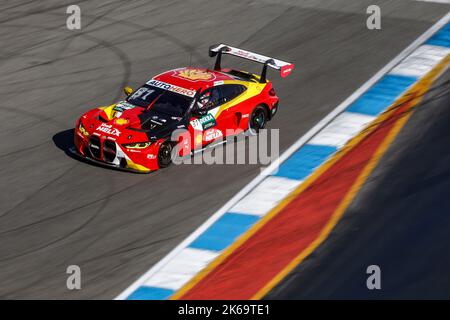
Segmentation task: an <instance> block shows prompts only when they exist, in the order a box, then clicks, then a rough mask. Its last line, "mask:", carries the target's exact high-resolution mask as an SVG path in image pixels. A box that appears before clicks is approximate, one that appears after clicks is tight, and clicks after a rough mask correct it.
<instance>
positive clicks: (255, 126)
mask: <svg viewBox="0 0 450 320" xmlns="http://www.w3.org/2000/svg"><path fill="white" fill-rule="evenodd" d="M266 123H267V111H266V108H264V106H256V108H255V109H253V111H252V113H251V115H250V119H249V122H248V131H249V132H250V134H253V135H256V134H258V133H259V130H261V129H264V127H265V126H266Z"/></svg>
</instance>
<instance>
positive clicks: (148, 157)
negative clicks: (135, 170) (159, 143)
mask: <svg viewBox="0 0 450 320" xmlns="http://www.w3.org/2000/svg"><path fill="white" fill-rule="evenodd" d="M147 159H149V160H153V159H156V155H154V154H148V155H147Z"/></svg>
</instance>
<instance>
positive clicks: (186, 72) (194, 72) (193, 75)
mask: <svg viewBox="0 0 450 320" xmlns="http://www.w3.org/2000/svg"><path fill="white" fill-rule="evenodd" d="M176 76H178V77H180V78H184V79H188V80H193V81H196V80H212V79H214V78H215V75H214V74H213V73H211V72H208V71H205V70H201V69H191V68H188V69H183V70H181V71H178V72H177V74H176Z"/></svg>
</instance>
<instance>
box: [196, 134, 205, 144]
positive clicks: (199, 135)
mask: <svg viewBox="0 0 450 320" xmlns="http://www.w3.org/2000/svg"><path fill="white" fill-rule="evenodd" d="M202 140H203V136H202V135H201V134H198V135H196V136H195V144H197V145H199V144H201V143H202Z"/></svg>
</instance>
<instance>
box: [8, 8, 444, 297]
mask: <svg viewBox="0 0 450 320" xmlns="http://www.w3.org/2000/svg"><path fill="white" fill-rule="evenodd" d="M70 4H73V3H72V1H42V2H35V1H14V2H2V3H1V4H0V42H1V49H0V95H1V102H0V111H1V113H2V121H1V126H0V139H1V144H0V158H1V161H2V166H1V169H0V182H1V183H0V188H1V189H0V244H1V245H0V283H1V286H0V297H1V298H39V299H46V298H47V299H58V298H60V299H78V298H87V299H90V298H95V299H110V298H113V297H115V296H116V295H118V294H119V293H120V292H121V291H122V290H124V289H125V288H126V287H127V286H128V285H129V284H130V283H131V282H133V281H134V280H136V279H137V278H138V277H139V276H140V275H141V274H142V273H144V272H145V271H146V270H147V269H148V268H150V267H151V266H152V265H154V264H155V263H156V262H158V261H159V260H160V259H161V258H162V257H164V256H165V255H166V254H167V253H168V252H169V251H170V250H171V249H172V248H174V247H175V246H176V245H177V244H178V243H179V242H180V241H182V240H183V239H184V238H185V237H186V236H187V235H188V234H190V233H191V232H192V231H193V230H194V229H195V228H196V227H197V226H198V225H200V224H201V223H202V222H204V221H205V220H206V219H207V218H208V217H209V216H210V215H211V214H212V213H213V212H214V211H215V210H217V209H218V208H220V207H221V206H222V205H223V204H224V203H225V202H226V201H227V200H228V199H229V198H231V197H232V196H233V195H234V194H235V193H236V192H237V191H238V190H240V189H241V188H242V187H243V186H244V185H245V184H246V183H248V182H249V181H250V180H251V179H252V178H253V177H255V176H256V175H257V174H258V173H259V172H260V171H259V166H258V165H214V166H208V165H182V166H172V167H170V168H167V169H165V170H161V171H158V172H156V173H154V174H149V175H139V174H130V173H126V172H119V171H115V170H110V169H104V168H101V167H98V166H94V165H90V164H86V163H84V162H81V161H78V160H76V159H74V158H72V157H70V155H69V153H68V149H69V148H70V146H71V143H72V137H73V134H72V128H73V126H74V122H75V120H76V118H77V117H78V116H79V115H80V114H82V113H83V112H85V111H86V110H88V109H90V108H92V107H94V106H99V105H107V104H110V103H111V102H113V101H117V100H118V99H120V98H121V97H122V93H121V92H122V87H123V86H125V85H131V86H133V87H136V86H137V85H139V84H141V83H143V82H144V81H145V80H146V79H148V78H149V77H150V76H153V75H156V74H158V73H160V72H162V71H165V70H167V69H171V68H175V67H180V66H185V65H188V64H191V65H199V66H205V65H206V66H211V65H212V61H211V60H210V59H209V58H208V56H207V48H208V46H209V45H211V44H214V43H218V42H224V43H229V44H231V45H234V46H237V47H243V48H245V49H248V50H253V51H256V52H261V53H263V54H266V55H269V56H274V57H277V58H280V59H283V60H286V61H289V62H293V63H295V64H296V70H295V71H294V72H293V73H292V74H291V76H290V77H288V78H286V79H283V80H281V79H279V76H278V75H277V74H276V73H275V72H271V73H270V79H271V80H273V82H274V85H275V87H276V88H277V92H278V95H279V96H280V97H281V103H280V111H279V112H278V114H277V117H276V118H275V119H274V120H273V121H272V122H271V123H270V128H280V151H283V150H285V149H286V148H287V147H289V146H290V145H291V144H292V143H293V142H294V141H295V140H296V139H298V138H299V137H300V136H301V135H303V134H304V133H305V132H306V131H307V130H308V129H310V128H311V127H312V126H313V125H314V124H315V123H317V122H318V121H319V120H320V119H321V118H323V117H324V116H325V115H326V114H327V113H328V112H330V111H331V110H332V109H334V108H335V106H336V105H338V104H339V103H340V102H341V101H343V100H344V99H345V98H346V97H348V96H349V95H350V94H351V93H352V92H353V91H354V90H356V89H357V88H358V87H359V86H360V85H361V84H362V83H364V82H365V81H366V80H367V79H369V78H370V77H371V76H372V75H373V74H374V73H375V72H377V71H378V70H379V69H381V68H382V67H383V66H384V65H385V64H386V63H388V62H389V61H390V60H391V59H392V58H393V57H394V56H396V55H397V54H398V53H399V52H400V51H402V50H403V49H404V48H405V47H406V46H407V45H409V44H410V43H411V42H412V41H414V40H415V39H416V38H417V37H418V36H419V35H420V34H422V33H423V32H424V31H425V30H426V29H428V28H429V27H430V26H431V25H432V24H433V23H434V22H435V21H437V20H438V19H439V18H440V17H442V16H443V15H444V14H445V13H446V12H447V11H448V6H446V5H442V4H432V3H422V2H417V1H410V0H403V1H402V0H399V1H378V4H379V5H380V7H381V9H382V30H378V31H370V30H368V29H366V18H367V15H366V13H365V11H366V8H367V6H368V5H370V4H372V1H366V0H364V1H347V0H346V1H343V0H336V1H228V2H225V1H194V0H188V1H152V2H146V1H126V2H125V1H95V2H94V1H89V2H88V1H78V3H77V4H79V5H80V6H81V10H82V29H81V30H80V31H69V30H67V28H66V27H65V23H66V17H67V15H66V13H65V12H66V7H67V6H68V5H70ZM227 58H228V57H227ZM227 63H229V65H233V66H235V67H238V68H239V67H240V68H245V69H249V70H251V71H259V66H258V67H257V68H255V66H254V65H251V64H249V63H242V62H241V61H238V60H236V59H233V58H229V59H225V60H224V65H225V64H227ZM72 264H76V265H79V266H80V267H81V270H82V290H74V291H69V290H67V288H66V277H67V274H66V273H65V271H66V268H67V266H68V265H72Z"/></svg>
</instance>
